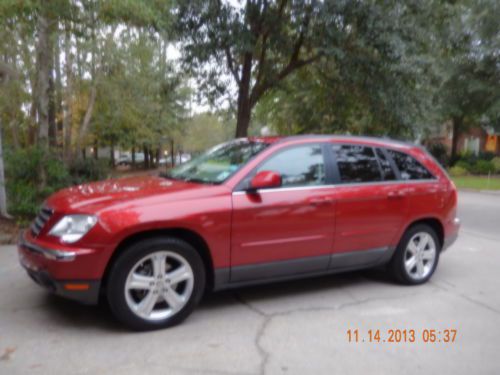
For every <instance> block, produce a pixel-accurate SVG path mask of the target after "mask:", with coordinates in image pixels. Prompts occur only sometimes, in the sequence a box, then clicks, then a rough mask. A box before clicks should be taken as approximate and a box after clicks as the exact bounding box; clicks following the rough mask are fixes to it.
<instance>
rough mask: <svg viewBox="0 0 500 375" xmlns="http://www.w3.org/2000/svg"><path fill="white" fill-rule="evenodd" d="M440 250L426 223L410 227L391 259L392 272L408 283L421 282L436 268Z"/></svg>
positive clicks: (432, 231) (397, 278) (437, 240)
mask: <svg viewBox="0 0 500 375" xmlns="http://www.w3.org/2000/svg"><path fill="white" fill-rule="evenodd" d="M440 250H441V246H440V242H439V239H438V237H437V235H436V232H435V230H434V229H433V228H432V227H430V226H429V225H426V224H417V225H414V226H412V227H410V228H409V229H408V230H407V231H406V233H405V234H404V235H403V238H402V239H401V241H400V243H399V245H398V248H397V249H396V253H395V254H394V257H393V259H392V261H391V264H390V268H391V271H392V274H393V275H394V277H395V278H396V280H398V281H399V282H401V283H403V284H408V285H418V284H423V283H425V282H426V281H427V280H429V279H430V278H431V276H432V274H433V273H434V271H435V270H436V267H437V264H438V261H439V252H440Z"/></svg>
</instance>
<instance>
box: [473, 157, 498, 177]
mask: <svg viewBox="0 0 500 375" xmlns="http://www.w3.org/2000/svg"><path fill="white" fill-rule="evenodd" d="M494 170H495V166H494V165H493V163H492V162H491V161H488V160H478V161H477V162H475V163H474V164H473V165H472V171H471V172H472V173H473V174H488V173H491V172H494Z"/></svg>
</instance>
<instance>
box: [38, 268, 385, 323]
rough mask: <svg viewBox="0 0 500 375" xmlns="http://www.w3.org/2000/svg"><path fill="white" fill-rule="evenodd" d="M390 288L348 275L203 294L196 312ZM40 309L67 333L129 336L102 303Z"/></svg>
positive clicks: (54, 300) (370, 273)
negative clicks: (326, 293) (366, 288)
mask: <svg viewBox="0 0 500 375" xmlns="http://www.w3.org/2000/svg"><path fill="white" fill-rule="evenodd" d="M374 282H375V283H382V284H393V283H394V282H393V281H392V279H391V278H390V277H389V276H388V275H387V272H385V271H384V270H379V269H372V270H364V271H356V272H349V273H343V274H337V275H326V276H318V277H313V278H304V279H300V280H292V281H283V282H276V283H271V284H261V285H255V286H247V287H241V288H236V289H230V290H225V291H220V292H208V293H205V295H204V297H203V299H202V301H201V303H200V305H199V306H198V307H197V309H198V310H205V311H211V310H214V309H215V310H216V309H220V308H227V307H232V306H237V305H238V304H240V303H241V296H244V297H245V300H246V301H249V302H265V301H268V300H272V299H279V298H285V297H289V296H293V297H296V298H301V297H302V296H303V295H306V294H308V293H312V292H318V291H319V292H321V291H328V290H335V289H339V288H349V287H350V286H355V285H359V284H363V283H364V284H367V283H374ZM46 298H47V300H46V303H44V304H43V305H44V308H46V309H47V310H48V312H49V313H50V315H52V316H53V318H54V321H57V324H58V325H61V326H66V327H68V328H69V327H71V329H78V330H86V329H93V330H95V329H97V330H104V331H111V332H116V333H120V332H122V333H123V332H130V331H129V330H127V328H125V327H124V326H123V325H122V324H120V323H119V322H118V321H117V320H116V319H115V318H114V317H113V315H112V313H111V310H110V308H109V306H108V304H107V303H106V301H105V300H104V299H102V300H101V301H100V302H99V304H98V305H96V306H87V305H82V304H80V303H78V302H75V301H71V300H67V299H64V298H61V297H58V296H55V295H52V294H48V295H47V297H46Z"/></svg>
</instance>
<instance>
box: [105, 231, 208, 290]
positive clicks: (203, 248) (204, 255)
mask: <svg viewBox="0 0 500 375" xmlns="http://www.w3.org/2000/svg"><path fill="white" fill-rule="evenodd" d="M151 237H175V238H178V239H180V240H183V241H186V242H187V243H189V244H190V245H191V246H193V247H194V248H195V249H196V251H197V252H198V253H199V254H200V256H201V259H202V261H203V265H204V267H205V271H206V276H207V280H206V281H207V282H206V286H207V288H209V289H212V288H213V285H214V267H213V261H212V256H211V253H210V248H209V246H208V244H207V242H206V241H205V239H204V238H203V237H202V236H201V235H200V234H198V233H196V232H195V231H193V230H191V229H186V228H178V227H176V228H164V229H152V230H144V231H140V232H136V233H133V234H131V235H129V236H127V237H125V238H124V239H122V241H121V242H120V243H119V244H118V246H116V248H115V250H114V251H113V254H112V255H111V258H110V259H109V261H108V263H107V264H106V268H105V270H104V274H103V277H102V282H101V292H103V291H105V290H106V285H107V280H108V277H109V271H110V269H111V266H112V265H113V263H114V262H115V261H116V259H118V257H119V256H120V255H121V254H122V253H123V252H125V251H126V249H127V248H128V247H129V246H130V245H132V244H133V243H136V242H139V241H141V240H142V239H145V238H151Z"/></svg>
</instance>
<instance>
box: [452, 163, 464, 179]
mask: <svg viewBox="0 0 500 375" xmlns="http://www.w3.org/2000/svg"><path fill="white" fill-rule="evenodd" d="M449 173H450V176H452V177H462V176H466V175H467V174H468V172H467V169H465V168H463V167H461V166H459V165H455V166H454V167H451V168H450V170H449Z"/></svg>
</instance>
